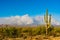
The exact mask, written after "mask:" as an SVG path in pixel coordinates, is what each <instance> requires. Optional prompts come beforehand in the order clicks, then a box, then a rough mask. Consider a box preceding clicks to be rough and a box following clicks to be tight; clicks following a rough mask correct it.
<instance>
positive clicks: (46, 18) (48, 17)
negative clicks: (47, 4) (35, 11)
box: [44, 9, 51, 35]
mask: <svg viewBox="0 0 60 40" xmlns="http://www.w3.org/2000/svg"><path fill="white" fill-rule="evenodd" d="M44 21H45V24H46V35H47V33H48V31H47V29H48V28H49V27H50V26H51V15H48V9H47V10H46V14H45V15H44Z"/></svg>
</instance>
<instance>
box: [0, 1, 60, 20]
mask: <svg viewBox="0 0 60 40" xmlns="http://www.w3.org/2000/svg"><path fill="white" fill-rule="evenodd" d="M46 9H48V11H49V14H52V16H53V17H54V18H56V19H58V18H59V17H60V0H0V17H8V16H15V15H20V16H22V15H25V14H28V15H30V16H36V15H44V14H45V11H46ZM58 20H60V19H58Z"/></svg>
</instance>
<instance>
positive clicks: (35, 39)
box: [2, 36, 60, 40]
mask: <svg viewBox="0 0 60 40" xmlns="http://www.w3.org/2000/svg"><path fill="white" fill-rule="evenodd" d="M2 40H60V37H52V36H50V37H48V38H43V37H42V36H35V37H32V39H31V37H28V38H26V39H24V38H6V39H2Z"/></svg>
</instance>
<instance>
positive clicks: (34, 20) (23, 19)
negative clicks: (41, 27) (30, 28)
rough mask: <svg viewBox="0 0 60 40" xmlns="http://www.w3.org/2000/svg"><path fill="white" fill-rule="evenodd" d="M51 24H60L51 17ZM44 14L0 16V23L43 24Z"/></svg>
mask: <svg viewBox="0 0 60 40" xmlns="http://www.w3.org/2000/svg"><path fill="white" fill-rule="evenodd" d="M51 21H52V22H51V23H52V24H53V25H60V23H59V22H58V21H56V20H55V19H54V18H53V17H52V20H51ZM44 23H45V22H44V16H35V17H31V16H29V15H28V14H26V15H23V16H18V15H16V16H11V17H4V18H0V24H11V25H12V24H17V25H28V24H44Z"/></svg>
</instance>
